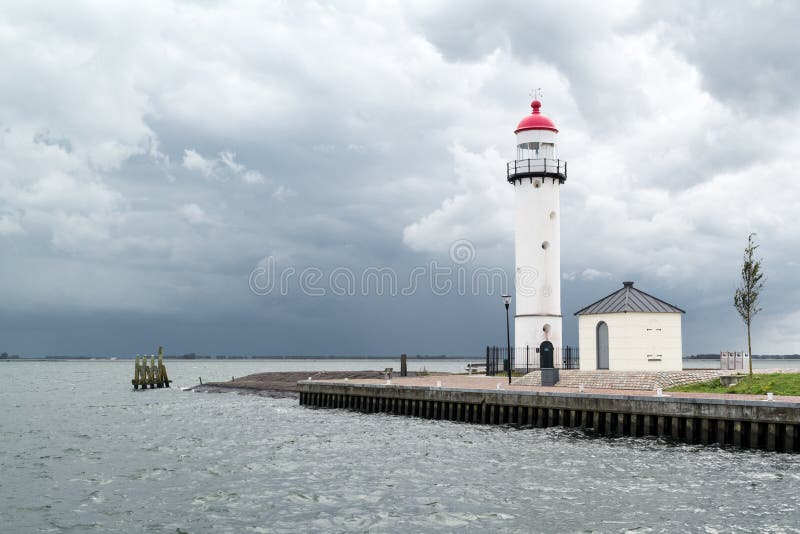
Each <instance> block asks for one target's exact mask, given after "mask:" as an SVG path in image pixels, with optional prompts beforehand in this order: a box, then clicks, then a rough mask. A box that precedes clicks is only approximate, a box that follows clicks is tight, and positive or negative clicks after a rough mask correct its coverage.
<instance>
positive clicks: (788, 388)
mask: <svg viewBox="0 0 800 534" xmlns="http://www.w3.org/2000/svg"><path fill="white" fill-rule="evenodd" d="M669 391H690V392H695V393H743V394H749V395H765V394H767V393H769V392H772V393H774V394H775V395H792V396H800V373H773V374H757V375H753V376H752V378H751V377H749V376H747V377H744V378H742V379H741V380H739V383H738V384H736V385H735V386H730V387H725V386H723V385H722V384H721V383H720V381H719V378H715V379H714V380H710V381H708V382H698V383H697V384H686V385H684V386H675V387H673V388H669Z"/></svg>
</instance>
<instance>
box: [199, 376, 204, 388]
mask: <svg viewBox="0 0 800 534" xmlns="http://www.w3.org/2000/svg"><path fill="white" fill-rule="evenodd" d="M198 378H199V379H200V385H201V386H202V385H203V377H202V376H200V377H198Z"/></svg>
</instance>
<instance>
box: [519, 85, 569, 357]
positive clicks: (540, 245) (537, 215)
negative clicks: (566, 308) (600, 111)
mask: <svg viewBox="0 0 800 534" xmlns="http://www.w3.org/2000/svg"><path fill="white" fill-rule="evenodd" d="M541 107H542V103H541V102H539V100H534V101H533V102H532V103H531V108H533V112H532V113H531V114H530V115H528V116H527V117H525V118H524V119H522V121H520V123H519V125H518V126H517V129H516V130H515V131H514V133H515V134H516V136H517V156H516V159H515V160H514V161H511V162H509V163H508V164H507V168H506V174H507V178H508V181H509V182H510V183H511V184H512V185H513V186H514V206H515V210H514V211H515V214H514V228H515V249H516V273H515V285H516V297H517V298H516V316H515V318H514V344H515V346H516V347H517V350H516V358H515V360H516V361H515V364H516V366H517V367H519V366H520V365H522V366H524V365H525V362H524V361H522V362H521V361H520V354H521V351H520V348H524V347H529V349H528V350H529V353H530V355H531V363H533V355H534V354H537V353H538V354H537V356H541V357H542V360H541V365H542V367H553V363H555V365H556V366H557V367H558V366H559V365H558V364H557V363H556V362H552V363H550V365H547V362H548V361H552V360H549V356H545V355H546V354H548V353H549V354H550V355H553V353H554V352H555V355H557V354H558V349H560V348H561V346H562V345H561V343H562V335H561V334H562V330H561V230H560V220H561V211H560V209H559V207H560V206H559V190H560V188H561V184H563V183H564V182H565V181H566V179H567V163H566V162H565V161H562V160H559V159H558V153H557V152H556V135H557V134H558V130H557V129H556V127H555V124H553V121H551V120H550V119H549V118H547V117H545V116H544V115H542V114H541V112H540V111H539V109H540V108H541ZM548 342H549V343H548ZM536 349H539V350H536ZM523 358H524V356H523Z"/></svg>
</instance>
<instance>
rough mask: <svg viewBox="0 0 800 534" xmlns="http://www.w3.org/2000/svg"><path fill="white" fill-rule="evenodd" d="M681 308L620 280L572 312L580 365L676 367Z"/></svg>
mask: <svg viewBox="0 0 800 534" xmlns="http://www.w3.org/2000/svg"><path fill="white" fill-rule="evenodd" d="M683 313H685V312H684V311H683V310H681V309H680V308H678V307H676V306H673V305H672V304H669V303H667V302H664V301H663V300H661V299H657V298H656V297H654V296H652V295H648V294H647V293H645V292H644V291H640V290H638V289H636V288H635V287H633V282H623V287H622V289H619V290H617V291H615V292H614V293H612V294H610V295H608V296H607V297H605V298H602V299H600V300H598V301H597V302H595V303H594V304H590V305H589V306H587V307H585V308H583V309H582V310H580V311H578V312H576V313H575V315H577V316H578V344H579V347H580V368H581V370H595V369H611V370H614V371H680V370H681V369H682V368H683V343H682V337H681V318H682V315H683Z"/></svg>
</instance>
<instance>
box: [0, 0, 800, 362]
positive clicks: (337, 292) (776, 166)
mask: <svg viewBox="0 0 800 534" xmlns="http://www.w3.org/2000/svg"><path fill="white" fill-rule="evenodd" d="M798 27H800V4H798V3H797V2H790V1H787V2H770V1H766V0H765V1H753V2H728V1H726V2H721V1H720V2H646V3H639V2H626V1H623V2H611V3H608V2H604V3H598V2H568V3H562V2H463V1H459V2H430V1H424V2H366V3H356V2H341V3H332V4H327V3H316V2H262V1H258V2H256V1H253V2H245V1H242V2H236V1H231V2H226V1H203V2H199V1H198V2H174V1H167V0H159V1H154V2H119V3H117V4H114V3H112V2H101V3H93V2H70V3H66V2H42V3H29V2H14V3H6V4H4V5H3V7H2V8H0V49H2V53H0V66H1V67H2V72H3V75H2V77H1V78H0V254H2V261H1V262H0V274H1V275H2V276H1V277H0V351H8V352H11V353H21V354H27V355H44V354H95V355H104V354H115V355H116V354H132V353H137V352H145V351H152V350H153V348H154V346H155V345H157V344H163V345H165V346H166V348H167V351H168V352H170V353H182V352H192V351H194V352H198V353H212V354H216V353H224V354H375V355H379V354H397V353H400V352H406V353H409V354H416V353H423V354H424V353H428V354H439V353H448V354H480V353H481V351H482V348H481V347H482V346H484V345H485V344H487V343H493V342H500V341H502V339H504V331H503V328H504V322H503V321H504V317H503V310H502V306H501V304H500V299H499V298H498V296H497V295H496V294H494V295H488V294H486V293H487V291H477V292H473V291H471V290H467V291H459V289H458V287H459V276H461V275H460V274H459V273H463V275H464V277H465V278H464V279H465V280H467V281H469V280H470V279H471V277H472V276H473V275H474V272H475V269H477V268H480V267H489V268H491V267H499V268H502V269H504V270H505V271H506V272H508V273H511V272H512V267H513V247H512V243H513V241H512V240H513V235H512V226H511V224H512V212H511V211H510V207H511V202H512V197H511V195H512V188H511V187H510V186H509V185H508V184H507V183H506V182H505V176H504V166H505V161H506V160H508V159H511V158H513V156H514V136H513V130H514V127H515V126H516V124H517V122H518V121H519V120H520V119H521V118H522V117H523V116H524V115H525V114H526V113H528V112H529V108H528V104H529V101H530V98H529V96H528V94H529V91H530V90H531V88H533V87H542V89H543V91H544V99H543V101H544V107H543V111H544V112H545V113H546V114H548V115H549V116H550V117H551V118H553V119H554V121H555V122H556V124H557V126H558V127H559V128H560V130H561V132H560V135H559V142H560V155H561V156H562V157H563V158H564V159H566V160H568V162H569V169H570V174H569V179H568V181H567V183H566V185H565V186H564V188H563V190H562V233H563V243H562V269H563V278H564V280H563V286H562V291H563V294H564V302H563V307H564V309H563V311H564V314H565V331H566V337H567V341H568V342H569V341H571V342H572V343H574V342H575V341H576V338H577V327H576V323H575V321H574V319H573V317H572V313H573V312H574V311H576V310H577V309H578V308H580V307H582V306H583V305H585V304H588V303H590V302H592V301H594V300H596V299H597V298H599V297H602V296H604V295H606V294H607V293H610V292H611V291H613V290H615V289H616V288H617V287H618V286H619V285H620V282H621V281H622V280H628V279H631V280H635V281H636V282H637V286H638V287H641V288H642V289H644V290H645V291H648V292H650V293H653V294H655V295H656V296H659V297H661V298H664V299H665V300H667V301H670V302H672V303H674V304H676V305H678V306H680V307H682V308H683V309H685V310H686V311H687V314H686V316H685V318H684V350H685V352H686V353H687V354H688V353H697V352H715V351H719V350H720V349H728V350H732V349H738V348H740V347H742V346H744V336H743V329H742V327H741V324H740V322H739V319H738V317H737V316H736V314H735V311H734V310H733V308H732V306H731V301H732V294H733V289H734V287H735V285H736V283H737V277H738V269H739V265H738V264H739V261H740V257H741V253H742V249H743V247H744V245H745V241H746V237H747V234H748V233H749V232H751V231H753V232H757V233H758V240H759V242H760V243H761V245H762V247H761V249H760V251H761V253H762V254H763V256H764V257H765V267H766V273H767V277H768V282H767V284H768V285H767V289H766V291H765V294H764V297H763V306H764V312H763V314H762V315H761V316H759V317H758V319H757V322H756V325H755V330H754V335H755V344H754V350H755V352H757V353H777V352H783V353H785V352H800V330H798V327H797V324H798V323H800V298H798V297H800V288H799V287H798V284H797V278H798V275H799V274H800V252H799V249H800V224H798V222H797V210H798V207H797V200H798V199H799V198H800V175H799V174H798V168H800V151H798V148H797V147H798V146H800V129H798V126H797V125H798V124H800V96H798V95H800V91H798V87H800V62H798V61H797V58H798V57H800V40H798V39H797V35H796V31H797V28H798ZM459 240H468V241H469V243H465V242H463V241H459ZM453 243H456V244H457V245H459V246H463V247H462V248H463V250H462V252H466V256H459V257H457V258H456V260H457V261H456V262H454V261H452V259H451V258H450V256H451V249H453V251H455V249H457V248H458V247H453ZM473 252H474V254H473ZM431 262H436V263H435V264H432V263H431ZM458 262H462V263H458ZM446 267H449V268H451V269H452V276H449V278H448V277H447V276H445V277H444V278H445V279H447V280H450V283H452V284H453V288H452V289H451V290H450V291H447V285H446V280H445V281H444V282H442V280H441V279H438V280H437V282H436V284H434V287H432V284H431V282H430V276H429V275H430V273H431V272H432V271H434V270H436V269H440V268H441V269H443V268H446ZM289 268H291V269H294V274H292V275H291V276H289V273H290V272H291V271H286V269H289ZM307 268H311V270H307ZM369 268H372V270H370V271H367V272H368V273H372V274H375V273H376V270H375V268H391V269H394V270H395V272H397V273H398V275H397V276H398V281H399V285H400V286H401V287H400V288H399V289H404V288H405V289H407V286H408V284H409V280H412V279H413V280H416V281H417V282H418V284H417V286H418V287H417V288H416V291H405V293H411V294H397V295H394V296H392V295H390V294H388V293H391V288H388V287H387V288H385V289H386V291H385V292H384V294H383V295H379V294H377V293H378V291H377V289H376V287H375V286H374V285H370V284H372V283H373V282H374V278H378V277H382V276H383V275H384V274H385V273H386V272H387V271H385V270H384V271H380V272H379V274H378V275H377V276H375V277H373V278H370V276H371V275H367V276H364V274H363V273H364V272H365V269H369ZM266 269H271V272H272V273H274V272H276V271H277V272H278V275H279V276H280V273H281V272H282V273H284V276H285V277H287V279H288V286H287V287H286V288H284V289H285V290H282V289H281V288H280V285H281V284H280V280H279V279H276V280H275V287H274V288H272V290H271V291H269V289H270V288H269V287H268V285H269V284H268V282H269V276H262V274H263V273H264V272H265V270H266ZM337 269H339V270H338V271H337ZM350 272H352V273H353V277H352V278H351V277H350V275H349V274H348V273H350ZM420 272H423V273H424V274H423V275H422V276H418V275H419V273H420ZM253 273H254V274H253ZM302 273H304V274H302ZM337 273H338V274H337ZM415 273H416V274H415ZM301 274H302V276H301ZM415 277H416V278H415ZM426 277H427V278H426ZM301 278H302V279H301ZM332 279H335V280H334V282H335V283H334V286H335V287H331V280H332ZM348 280H349V281H350V282H352V281H353V280H355V282H356V284H355V285H356V287H355V290H354V291H352V292H351V291H350V288H349V286H348ZM364 280H366V281H367V284H362V281H364ZM383 280H384V282H385V281H386V280H387V279H386V278H384V279H383ZM254 282H255V288H254V289H255V291H254V290H253V289H251V286H253V285H254ZM467 285H469V284H467ZM365 286H366V287H365ZM303 288H305V289H306V291H303ZM320 288H321V289H323V290H325V292H326V294H325V296H315V295H313V294H307V293H314V292H318V290H319V289H320ZM462 289H463V288H462ZM484 289H485V288H484ZM264 293H267V294H264ZM351 293H355V294H351ZM363 293H367V294H366V295H365V294H363ZM441 293H447V294H446V295H442V294H441Z"/></svg>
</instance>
